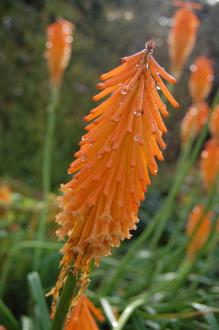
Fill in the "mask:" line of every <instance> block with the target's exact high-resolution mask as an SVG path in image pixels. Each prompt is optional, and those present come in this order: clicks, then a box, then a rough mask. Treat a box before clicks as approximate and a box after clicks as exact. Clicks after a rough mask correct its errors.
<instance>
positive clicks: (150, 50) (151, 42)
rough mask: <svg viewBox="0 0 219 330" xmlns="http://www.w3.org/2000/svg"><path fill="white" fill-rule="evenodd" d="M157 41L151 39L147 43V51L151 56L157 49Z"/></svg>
mask: <svg viewBox="0 0 219 330" xmlns="http://www.w3.org/2000/svg"><path fill="white" fill-rule="evenodd" d="M155 45H156V43H155V40H154V39H151V40H149V41H147V42H146V43H145V49H146V51H147V52H148V53H149V54H152V53H153V51H154V48H155Z"/></svg>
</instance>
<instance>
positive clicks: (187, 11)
mask: <svg viewBox="0 0 219 330" xmlns="http://www.w3.org/2000/svg"><path fill="white" fill-rule="evenodd" d="M199 25H200V22H199V19H198V17H197V16H196V15H195V14H194V13H193V11H192V6H189V5H188V3H187V5H185V6H183V8H180V9H178V10H177V11H176V13H175V15H174V17H173V26H172V29H171V31H170V34H169V38H168V42H169V54H170V58H171V72H172V74H173V75H174V76H175V77H176V78H179V77H180V75H181V73H182V70H183V67H184V65H185V62H186V60H187V58H188V57H189V55H190V54H191V52H192V50H193V47H194V45H195V41H196V36H197V32H198V27H199Z"/></svg>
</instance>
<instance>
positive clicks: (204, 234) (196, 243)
mask: <svg viewBox="0 0 219 330" xmlns="http://www.w3.org/2000/svg"><path fill="white" fill-rule="evenodd" d="M211 214H212V213H211V212H209V213H208V214H206V215H204V207H203V205H201V204H199V205H197V206H195V207H194V209H193V210H192V212H191V214H190V215H189V218H188V223H187V227H186V232H187V235H188V236H192V235H193V233H194V231H195V230H196V228H197V226H198V224H199V223H200V225H199V227H198V229H197V231H196V232H195V234H194V236H193V239H192V240H191V242H190V244H189V246H188V249H187V252H188V256H189V257H190V258H192V257H194V256H195V254H196V253H197V252H198V251H199V250H200V249H201V248H202V246H203V245H204V243H205V242H206V241H207V239H208V236H209V234H210V231H211V220H210V218H211ZM203 216H204V218H203Z"/></svg>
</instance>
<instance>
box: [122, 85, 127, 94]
mask: <svg viewBox="0 0 219 330" xmlns="http://www.w3.org/2000/svg"><path fill="white" fill-rule="evenodd" d="M128 91H129V89H128V87H127V86H124V87H123V88H122V89H121V94H122V95H126V94H128Z"/></svg>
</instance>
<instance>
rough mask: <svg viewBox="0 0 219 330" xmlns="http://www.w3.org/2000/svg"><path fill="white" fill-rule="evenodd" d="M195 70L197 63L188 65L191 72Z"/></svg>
mask: <svg viewBox="0 0 219 330" xmlns="http://www.w3.org/2000/svg"><path fill="white" fill-rule="evenodd" d="M196 70H197V65H195V64H192V65H190V71H191V72H195V71H196Z"/></svg>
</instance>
